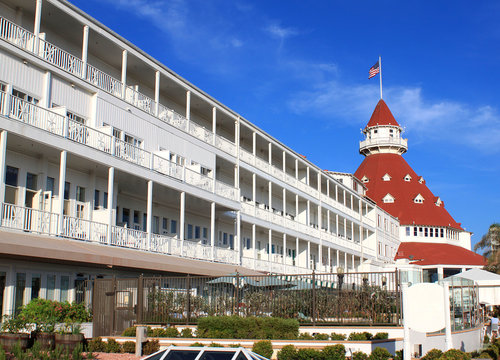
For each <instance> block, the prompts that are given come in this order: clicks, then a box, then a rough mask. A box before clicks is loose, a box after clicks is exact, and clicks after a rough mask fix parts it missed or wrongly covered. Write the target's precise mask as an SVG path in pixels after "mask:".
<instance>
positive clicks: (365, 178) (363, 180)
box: [361, 175, 370, 183]
mask: <svg viewBox="0 0 500 360" xmlns="http://www.w3.org/2000/svg"><path fill="white" fill-rule="evenodd" d="M361 181H362V182H364V183H367V182H368V181H370V179H368V178H367V177H366V175H365V176H363V177H362V178H361Z"/></svg>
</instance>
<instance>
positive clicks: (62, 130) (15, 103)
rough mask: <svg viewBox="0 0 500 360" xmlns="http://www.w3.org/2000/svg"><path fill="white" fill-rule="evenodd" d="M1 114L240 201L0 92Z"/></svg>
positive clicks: (227, 189) (206, 180)
mask: <svg viewBox="0 0 500 360" xmlns="http://www.w3.org/2000/svg"><path fill="white" fill-rule="evenodd" d="M0 112H1V114H3V115H4V116H6V117H8V118H10V119H12V120H16V121H19V122H22V123H24V124H27V125H30V126H33V127H36V128H38V129H41V130H44V131H46V132H48V133H51V134H54V135H57V136H61V137H64V138H67V139H69V140H71V141H74V142H76V143H79V144H82V145H86V146H89V147H91V148H93V149H96V150H99V151H101V152H103V153H106V154H108V155H111V156H114V157H116V158H119V159H122V160H125V161H127V162H129V163H131V164H135V165H138V166H141V167H143V168H146V169H149V170H152V171H156V172H158V173H160V174H163V175H166V176H168V177H172V178H175V179H177V180H180V181H182V182H184V183H186V184H189V185H192V186H195V187H197V188H200V189H203V190H205V191H208V192H211V193H215V194H217V195H219V196H222V197H225V198H227V199H230V200H233V201H238V195H239V191H238V189H236V188H234V187H231V186H230V185H227V184H225V183H222V182H220V181H218V180H215V179H213V178H211V177H208V176H205V175H203V174H200V173H198V172H195V171H193V170H191V169H188V168H187V167H185V166H181V165H178V164H176V163H173V162H171V161H170V160H167V159H165V158H163V157H162V156H160V155H158V154H155V153H153V152H150V151H147V150H144V149H142V148H139V147H137V146H134V145H132V144H130V143H127V142H125V141H122V140H120V139H117V138H115V137H113V136H111V135H109V134H107V133H105V132H103V131H100V130H97V129H94V128H91V127H89V126H86V125H83V124H81V123H78V122H76V121H73V120H71V119H69V118H68V117H67V116H63V115H60V114H58V113H56V112H54V111H51V110H49V109H45V108H42V107H40V106H37V105H33V104H31V103H29V102H26V101H24V100H22V99H19V98H17V97H15V96H12V95H9V94H6V93H3V92H0Z"/></svg>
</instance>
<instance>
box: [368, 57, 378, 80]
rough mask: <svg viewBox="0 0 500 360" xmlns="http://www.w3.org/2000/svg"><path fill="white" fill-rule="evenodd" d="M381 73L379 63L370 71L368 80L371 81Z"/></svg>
mask: <svg viewBox="0 0 500 360" xmlns="http://www.w3.org/2000/svg"><path fill="white" fill-rule="evenodd" d="M379 72H380V64H379V62H378V61H377V62H376V63H375V65H373V66H372V67H371V68H370V70H369V71H368V79H371V78H372V77H374V76H375V75H377V74H378V73H379Z"/></svg>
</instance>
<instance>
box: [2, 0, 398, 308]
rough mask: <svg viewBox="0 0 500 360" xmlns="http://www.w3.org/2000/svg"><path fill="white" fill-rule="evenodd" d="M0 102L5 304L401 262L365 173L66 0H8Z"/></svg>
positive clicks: (393, 231)
mask: <svg viewBox="0 0 500 360" xmlns="http://www.w3.org/2000/svg"><path fill="white" fill-rule="evenodd" d="M0 113H1V115H0V119H1V122H0V131H1V133H0V201H1V206H0V212H1V213H0V219H1V223H0V225H1V226H0V294H1V304H2V312H3V314H8V313H12V312H13V311H14V309H15V308H16V307H17V306H19V305H21V304H23V303H27V302H29V300H30V299H31V298H34V297H38V296H42V297H46V298H49V299H57V300H75V299H77V300H78V299H79V296H80V295H81V294H79V293H78V291H76V290H75V289H76V288H78V285H79V284H81V282H82V281H84V280H85V279H91V278H93V277H98V276H112V275H117V276H118V275H119V276H137V275H138V274H141V273H145V274H167V273H170V274H173V273H180V274H186V273H191V274H218V275H219V274H227V273H229V272H234V271H235V269H238V270H239V271H241V272H245V271H247V272H251V271H262V272H277V273H307V272H311V271H313V270H316V271H321V272H324V271H336V269H337V268H338V267H341V268H343V269H344V271H356V270H361V269H364V268H366V267H368V268H369V269H371V270H373V269H381V268H382V267H383V266H384V264H385V263H392V262H393V258H394V255H395V253H396V250H397V248H398V245H399V240H398V237H399V235H398V228H399V223H398V220H397V219H396V218H395V217H393V216H391V215H390V214H389V213H388V212H386V211H384V210H382V209H380V208H378V207H377V206H376V205H375V203H374V202H373V201H371V200H370V199H368V198H366V197H365V196H364V192H365V188H364V187H363V184H361V183H359V182H358V181H355V179H354V178H353V177H352V176H351V177H350V179H351V180H352V181H351V182H348V181H339V180H342V179H343V178H345V179H347V178H349V176H347V175H345V174H344V175H341V174H338V173H337V174H336V173H328V172H325V171H323V170H322V169H320V168H319V167H317V166H316V165H314V164H313V163H311V162H309V161H308V160H306V159H305V158H304V157H303V156H301V155H299V154H297V153H296V152H294V151H293V150H292V149H290V148H288V147H287V146H286V145H285V144H282V143H280V142H279V141H277V140H276V139H274V138H273V137H272V136H271V135H269V134H267V133H265V132H263V131H262V130H260V129H259V128H257V127H256V126H255V125H253V124H252V123H251V122H250V121H248V120H246V119H244V118H243V117H242V116H240V115H239V114H238V113H236V112H235V111H233V110H231V109H229V108H227V107H226V106H224V105H223V104H221V103H219V102H218V101H217V100H215V99H213V98H212V97H210V96H209V95H207V94H205V93H204V92H203V91H202V90H200V89H198V88H197V87H195V86H194V85H193V84H191V83H189V82H188V81H186V80H185V79H183V78H181V77H180V76H179V75H177V74H175V73H174V72H173V71H172V70H170V69H168V68H167V67H165V66H164V65H163V64H161V63H159V62H158V61H156V60H155V59H153V58H152V57H150V56H149V55H147V54H146V53H144V52H143V51H141V50H140V49H138V48H136V47H135V46H133V45H132V44H130V43H129V42H128V41H127V40H125V39H123V38H121V37H120V36H119V35H117V34H115V33H113V32H112V31H111V30H109V29H108V28H106V27H105V26H104V25H102V24H100V23H99V22H97V21H96V20H94V19H93V18H91V17H90V16H88V15H87V14H85V13H83V12H82V11H80V10H79V9H77V8H76V7H74V6H73V5H71V4H69V3H67V2H66V1H61V0H43V1H42V0H36V1H33V0H1V3H0ZM380 217H383V219H384V220H383V222H382V223H380V222H379V224H378V226H377V222H376V219H377V218H380Z"/></svg>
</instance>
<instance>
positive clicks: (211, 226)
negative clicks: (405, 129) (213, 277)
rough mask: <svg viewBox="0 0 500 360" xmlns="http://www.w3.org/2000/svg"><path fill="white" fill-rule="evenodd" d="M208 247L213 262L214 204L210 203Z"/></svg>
mask: <svg viewBox="0 0 500 360" xmlns="http://www.w3.org/2000/svg"><path fill="white" fill-rule="evenodd" d="M210 246H211V247H212V261H213V260H215V202H212V203H210Z"/></svg>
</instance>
